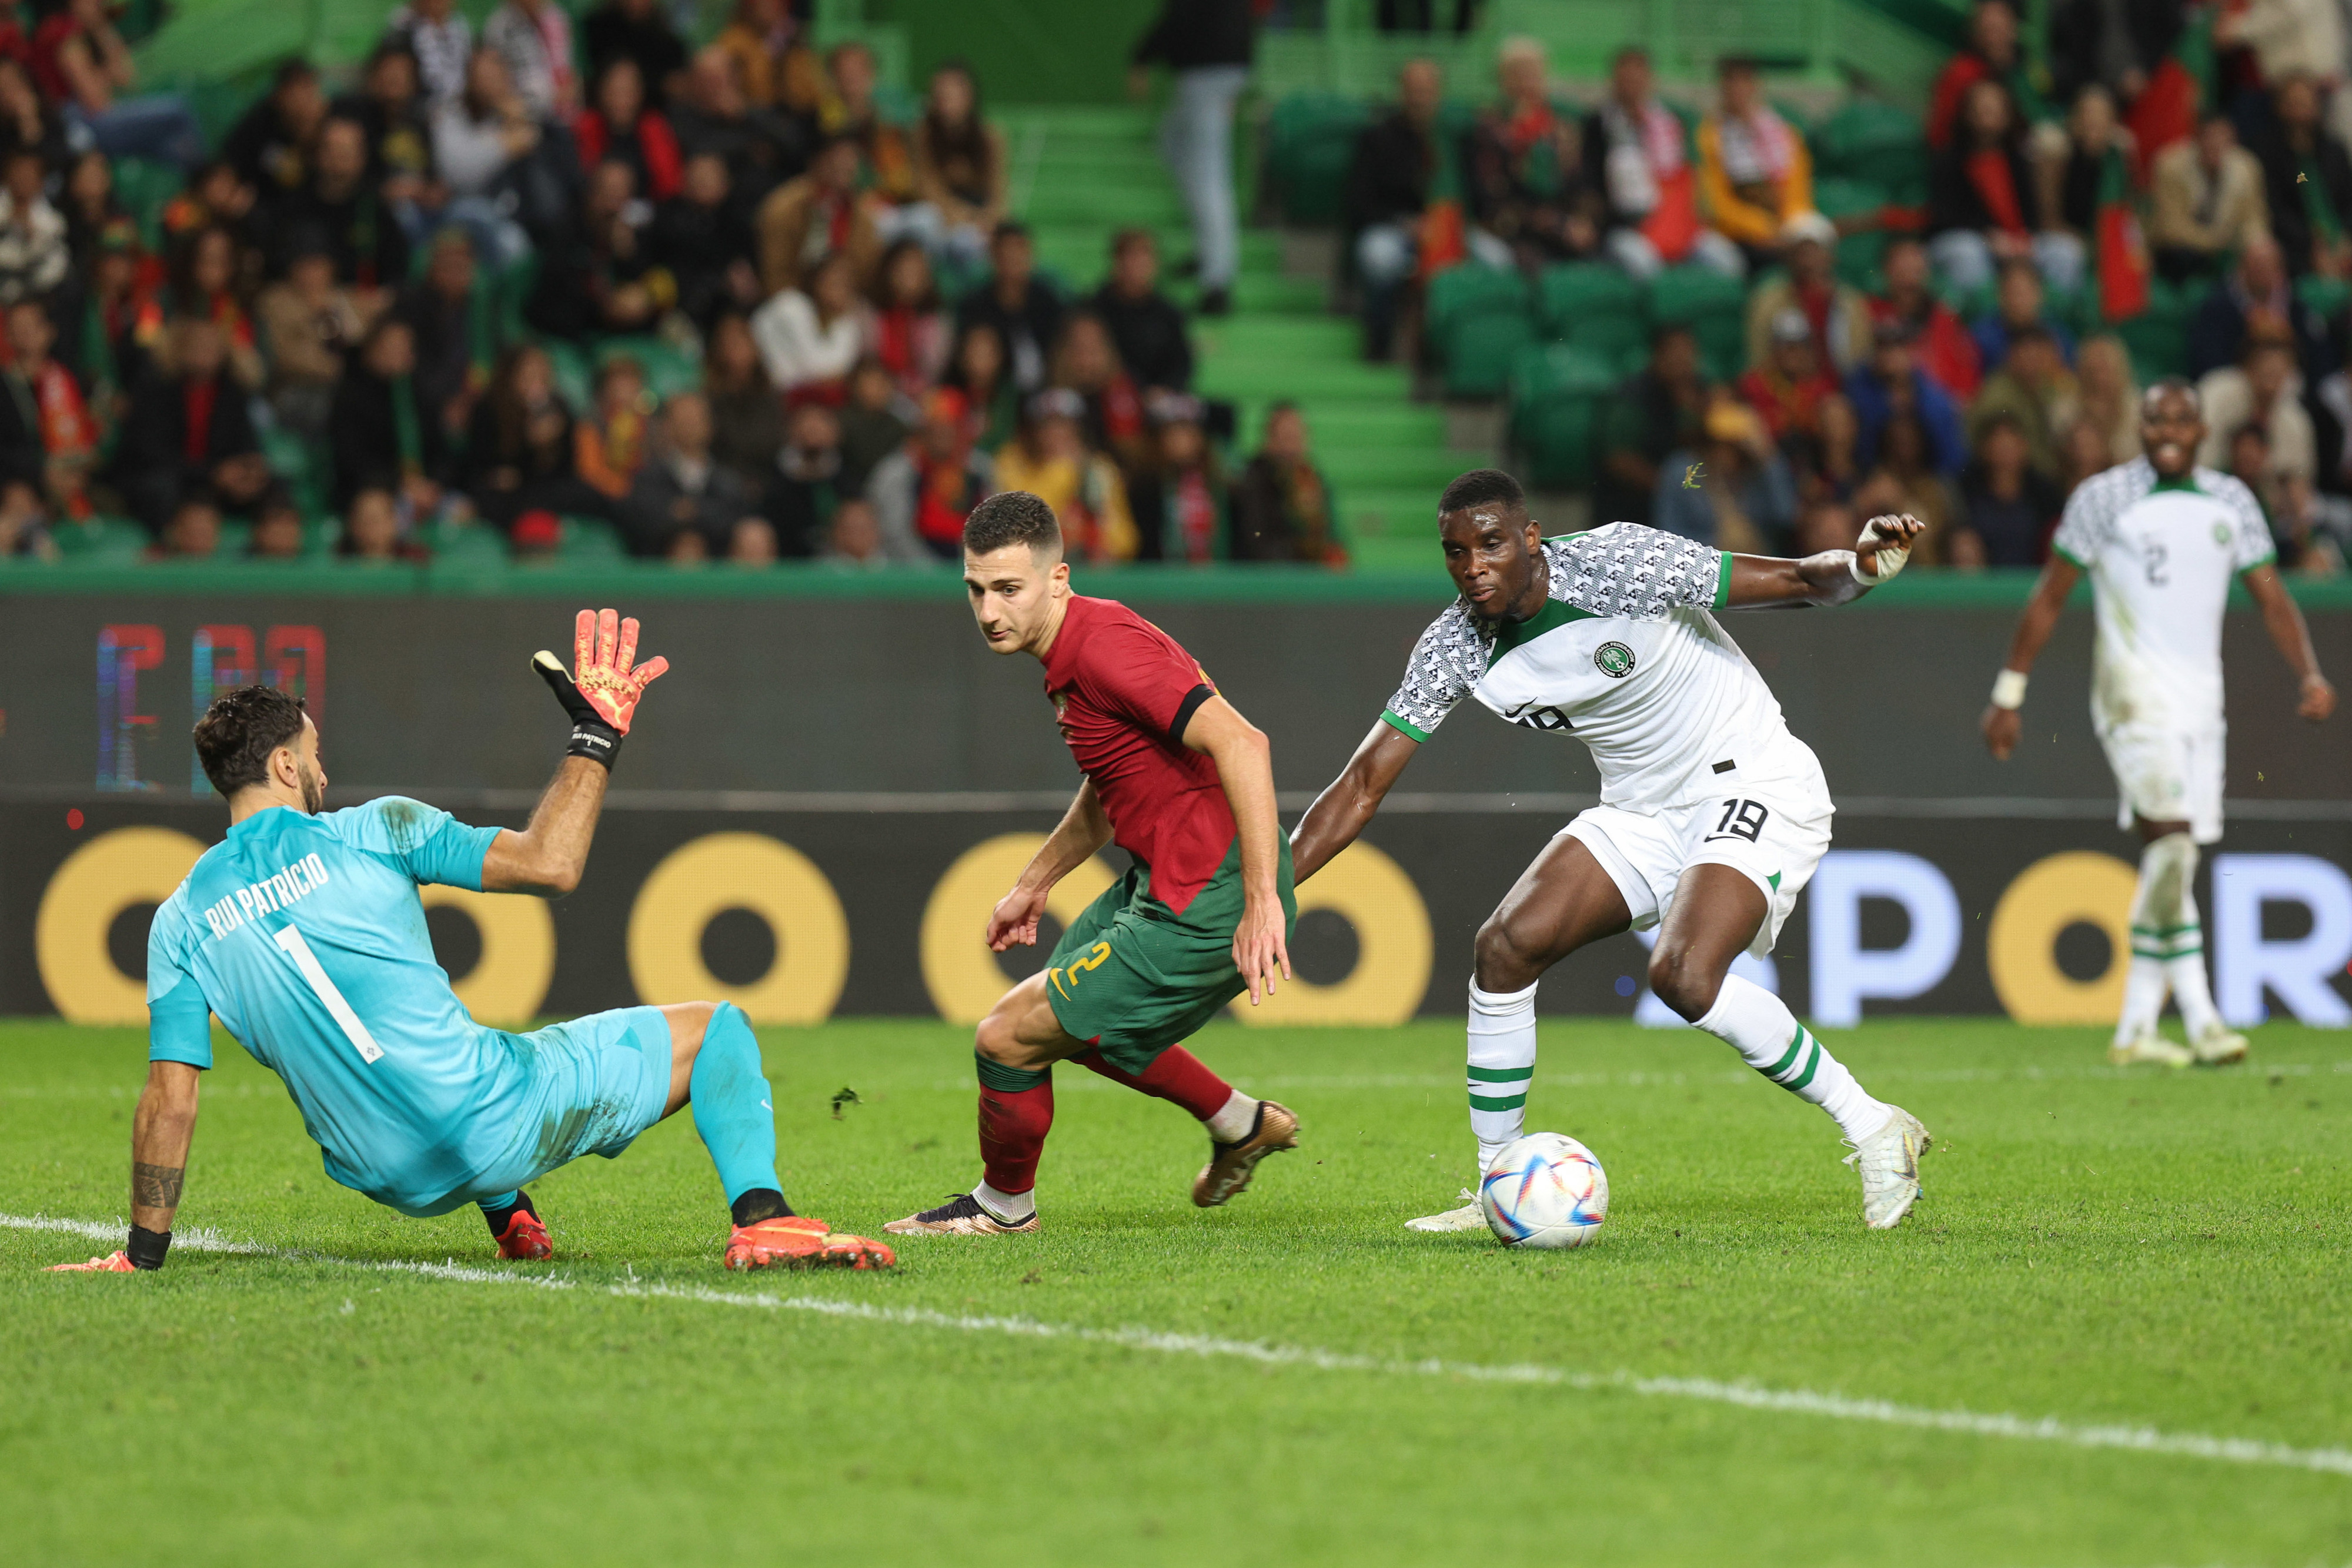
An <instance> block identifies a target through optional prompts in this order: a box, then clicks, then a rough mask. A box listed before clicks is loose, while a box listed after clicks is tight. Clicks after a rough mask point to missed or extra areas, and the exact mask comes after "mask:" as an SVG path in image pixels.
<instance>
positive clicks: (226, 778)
mask: <svg viewBox="0 0 2352 1568" xmlns="http://www.w3.org/2000/svg"><path fill="white" fill-rule="evenodd" d="M301 733H302V703H301V699H300V698H299V697H295V696H292V695H289V694H287V693H285V692H282V691H279V690H278V688H277V687H276V686H239V687H237V688H236V690H235V691H233V692H228V693H225V694H224V695H220V696H217V697H215V698H214V699H213V706H210V707H208V708H206V709H205V716H204V717H202V718H200V719H198V720H197V721H196V729H195V736H194V739H195V743H196V760H197V761H199V762H201V763H203V764H204V765H205V778H207V779H211V780H212V781H213V788H214V789H217V790H219V791H220V792H221V797H222V799H224V800H226V799H228V798H229V797H231V796H234V795H235V794H236V792H237V791H238V790H239V789H244V788H245V787H246V786H247V785H248V784H258V783H261V782H262V781H263V780H265V779H268V777H269V754H270V753H271V752H273V751H275V750H277V749H278V747H281V746H290V745H292V744H293V743H294V741H295V739H296V738H297V737H299V736H300V735H301Z"/></svg>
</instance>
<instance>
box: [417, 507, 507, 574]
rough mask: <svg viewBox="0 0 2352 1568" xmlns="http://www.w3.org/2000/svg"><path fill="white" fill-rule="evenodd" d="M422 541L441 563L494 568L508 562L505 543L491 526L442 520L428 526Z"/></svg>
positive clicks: (480, 523)
mask: <svg viewBox="0 0 2352 1568" xmlns="http://www.w3.org/2000/svg"><path fill="white" fill-rule="evenodd" d="M420 538H421V542H422V543H423V544H424V546H425V549H429V550H431V551H432V552H433V559H434V560H435V561H436V562H439V563H446V564H447V565H451V566H482V567H495V566H499V565H501V564H502V563H504V561H505V560H506V559H507V543H506V540H505V539H504V538H501V537H500V536H499V531H498V529H496V528H492V527H491V526H490V525H489V524H488V523H482V522H472V521H467V522H452V521H450V520H449V519H447V518H442V519H439V520H437V521H436V522H434V523H432V524H430V525H428V526H427V527H426V528H425V529H424V531H423V533H422V535H421V536H420Z"/></svg>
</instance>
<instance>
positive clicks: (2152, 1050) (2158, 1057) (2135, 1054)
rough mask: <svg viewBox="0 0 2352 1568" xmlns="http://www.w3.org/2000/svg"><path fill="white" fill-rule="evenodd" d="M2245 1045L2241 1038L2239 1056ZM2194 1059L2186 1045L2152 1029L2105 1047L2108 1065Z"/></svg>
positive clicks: (2160, 1064) (2186, 1062) (2165, 1063)
mask: <svg viewBox="0 0 2352 1568" xmlns="http://www.w3.org/2000/svg"><path fill="white" fill-rule="evenodd" d="M2245 1045H2246V1042H2245V1041H2244V1040H2239V1041H2238V1054H2239V1055H2240V1056H2242V1055H2244V1054H2245ZM2196 1060H2197V1058H2196V1056H2195V1054H2194V1053H2192V1052H2191V1051H2189V1048H2188V1047H2187V1046H2181V1045H2175V1044H2173V1043H2172V1042H2171V1041H2170V1040H2167V1039H2165V1038H2164V1036H2162V1035H2160V1034H2158V1033H2157V1032H2156V1030H2148V1031H2147V1033H2146V1034H2144V1035H2141V1036H2140V1037H2139V1038H2138V1039H2137V1040H2116V1042H2115V1043H2114V1044H2112V1045H2110V1046H2108V1047H2107V1065H2108V1066H2109V1067H2132V1066H2137V1064H2139V1063H2141V1062H2153V1063H2155V1064H2156V1065H2157V1066H2158V1067H2186V1066H2188V1065H2189V1063H2190V1062H2192V1061H2196ZM2214 1060H2216V1061H2223V1060H2228V1061H2235V1060H2236V1058H2235V1057H2231V1058H2221V1057H2217V1058H2215V1059H2214Z"/></svg>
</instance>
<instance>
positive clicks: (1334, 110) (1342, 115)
mask: <svg viewBox="0 0 2352 1568" xmlns="http://www.w3.org/2000/svg"><path fill="white" fill-rule="evenodd" d="M1372 112H1373V111H1372V109H1371V106H1370V105H1369V104H1366V103H1364V102H1363V101H1362V100H1360V99H1353V98H1342V97H1339V96H1337V95H1334V94H1328V93H1293V94H1291V95H1290V96H1289V97H1287V98H1285V99H1283V100H1282V101H1281V102H1279V103H1277V104H1276V105H1275V106H1274V110H1273V112H1272V114H1270V115H1269V116H1268V117H1267V120H1266V149H1265V170H1266V175H1267V177H1268V178H1269V179H1270V180H1271V181H1272V182H1273V184H1274V189H1275V193H1276V198H1277V199H1278V200H1279V201H1280V202H1281V204H1282V211H1283V214H1284V215H1285V216H1286V217H1287V218H1288V219H1289V220H1290V221H1291V222H1293V223H1300V224H1328V223H1335V222H1337V221H1338V219H1339V204H1340V196H1341V194H1342V190H1343V187H1344V186H1345V185H1346V184H1347V180H1348V163H1349V160H1350V159H1351V158H1352V157H1354V155H1355V148H1356V136H1357V133H1358V132H1360V131H1362V130H1363V128H1364V127H1365V126H1367V125H1369V124H1370V123H1371V120H1372Z"/></svg>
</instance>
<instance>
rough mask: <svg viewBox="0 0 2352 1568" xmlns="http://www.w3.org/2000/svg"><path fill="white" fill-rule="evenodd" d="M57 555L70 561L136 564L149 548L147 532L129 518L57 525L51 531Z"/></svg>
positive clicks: (95, 519) (102, 518) (107, 518)
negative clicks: (130, 562) (127, 562)
mask: <svg viewBox="0 0 2352 1568" xmlns="http://www.w3.org/2000/svg"><path fill="white" fill-rule="evenodd" d="M50 537H52V538H55V539H56V540H57V542H58V554H59V555H62V556H64V557H65V558H67V559H69V560H86V561H131V560H136V559H139V557H140V556H141V555H142V553H143V552H144V551H145V550H146V549H147V546H148V544H149V542H150V541H149V539H148V537H147V530H146V529H145V528H141V527H140V526H139V525H138V524H137V523H135V522H132V521H131V519H130V518H128V517H92V518H90V519H89V521H87V522H80V523H60V524H58V526H57V527H56V528H53V529H51V530H50Z"/></svg>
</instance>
